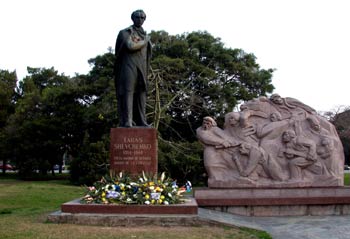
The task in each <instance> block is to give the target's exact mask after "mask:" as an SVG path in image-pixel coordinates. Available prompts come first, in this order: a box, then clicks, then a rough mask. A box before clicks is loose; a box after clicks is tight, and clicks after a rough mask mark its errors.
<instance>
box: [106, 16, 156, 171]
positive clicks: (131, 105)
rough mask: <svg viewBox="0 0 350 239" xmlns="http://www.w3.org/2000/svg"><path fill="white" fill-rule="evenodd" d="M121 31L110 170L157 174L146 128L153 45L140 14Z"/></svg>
mask: <svg viewBox="0 0 350 239" xmlns="http://www.w3.org/2000/svg"><path fill="white" fill-rule="evenodd" d="M131 19H132V21H133V25H132V26H130V27H127V28H125V29H123V30H121V31H120V32H119V34H118V37H117V40H116V45H115V65H114V75H115V87H116V95H117V101H118V116H119V128H113V129H111V144H110V169H112V170H115V171H124V172H129V173H131V174H139V173H142V172H147V173H152V174H156V173H157V165H158V161H157V132H156V130H155V129H153V128H151V127H150V126H149V125H148V124H147V120H146V97H147V85H148V80H147V75H148V68H149V65H150V57H151V51H152V45H151V42H150V37H149V36H148V35H147V34H146V32H145V31H144V29H143V28H142V25H143V23H144V21H145V20H146V14H145V12H144V11H143V10H136V11H134V12H133V13H132V14H131Z"/></svg>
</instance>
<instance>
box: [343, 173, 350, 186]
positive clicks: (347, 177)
mask: <svg viewBox="0 0 350 239" xmlns="http://www.w3.org/2000/svg"><path fill="white" fill-rule="evenodd" d="M344 185H346V186H349V185H350V173H344Z"/></svg>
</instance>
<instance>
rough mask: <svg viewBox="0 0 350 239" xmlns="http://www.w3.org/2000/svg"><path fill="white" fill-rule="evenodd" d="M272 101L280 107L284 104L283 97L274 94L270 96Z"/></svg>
mask: <svg viewBox="0 0 350 239" xmlns="http://www.w3.org/2000/svg"><path fill="white" fill-rule="evenodd" d="M270 100H271V101H272V102H273V103H275V104H278V105H282V104H283V99H282V97H281V96H280V95H279V94H272V95H271V96H270Z"/></svg>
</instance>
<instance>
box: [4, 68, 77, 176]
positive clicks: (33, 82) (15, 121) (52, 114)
mask: <svg viewBox="0 0 350 239" xmlns="http://www.w3.org/2000/svg"><path fill="white" fill-rule="evenodd" d="M28 73H29V76H27V77H25V78H24V79H23V81H22V82H20V85H19V92H20V97H19V99H18V101H17V104H16V111H15V113H14V114H13V115H12V116H11V120H10V122H9V124H8V127H7V136H8V138H9V140H10V142H11V145H12V147H11V148H12V149H13V151H12V157H13V159H14V160H15V161H16V165H17V167H18V169H19V174H20V175H21V176H22V177H30V176H31V175H32V174H33V172H34V171H36V170H39V171H40V172H41V174H43V175H45V174H46V173H47V171H48V170H50V169H51V171H52V173H53V174H54V171H53V166H54V165H55V164H59V165H62V157H63V155H64V153H65V152H67V151H72V150H74V149H75V148H76V147H77V145H79V144H80V143H81V141H82V138H83V134H84V133H83V132H81V131H80V129H81V128H80V127H81V122H83V108H84V106H83V105H82V104H81V103H80V102H79V101H77V98H78V97H77V95H79V92H78V91H77V88H76V86H77V84H76V82H75V81H74V80H71V79H69V78H68V77H67V76H65V75H63V74H58V72H57V71H55V70H54V68H50V69H45V68H42V69H41V68H28Z"/></svg>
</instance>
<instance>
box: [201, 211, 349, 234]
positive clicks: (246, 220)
mask: <svg viewBox="0 0 350 239" xmlns="http://www.w3.org/2000/svg"><path fill="white" fill-rule="evenodd" d="M198 215H199V217H201V218H204V219H209V220H214V221H218V222H222V223H225V224H231V225H236V226H240V227H250V228H254V229H258V230H264V231H267V232H268V233H269V234H270V235H271V236H272V238H273V239H350V216H322V217H321V216H302V217H247V216H237V215H232V214H229V213H222V212H217V211H213V210H207V209H203V208H199V209H198Z"/></svg>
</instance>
